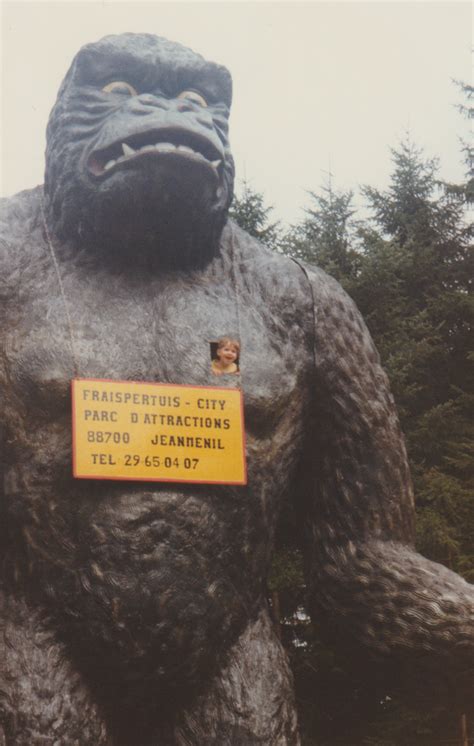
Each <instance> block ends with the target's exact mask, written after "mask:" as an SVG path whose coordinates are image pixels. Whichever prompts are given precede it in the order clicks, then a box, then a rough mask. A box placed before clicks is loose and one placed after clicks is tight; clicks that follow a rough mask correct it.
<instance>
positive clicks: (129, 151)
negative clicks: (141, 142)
mask: <svg viewBox="0 0 474 746" xmlns="http://www.w3.org/2000/svg"><path fill="white" fill-rule="evenodd" d="M122 150H123V154H124V155H133V154H134V153H135V151H134V149H133V148H131V147H130V145H127V143H126V142H123V143H122Z"/></svg>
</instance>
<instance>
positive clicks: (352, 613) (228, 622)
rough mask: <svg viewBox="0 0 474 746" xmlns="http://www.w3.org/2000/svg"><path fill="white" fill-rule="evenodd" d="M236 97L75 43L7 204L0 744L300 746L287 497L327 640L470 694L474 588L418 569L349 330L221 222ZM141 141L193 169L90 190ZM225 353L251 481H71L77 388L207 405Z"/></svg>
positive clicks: (124, 50) (381, 408) (326, 298)
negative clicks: (42, 177) (141, 388)
mask: <svg viewBox="0 0 474 746" xmlns="http://www.w3.org/2000/svg"><path fill="white" fill-rule="evenodd" d="M113 81H125V82H126V83H127V84H129V85H131V86H133V93H131V92H130V91H129V90H128V89H127V88H126V87H125V88H124V87H123V86H122V87H118V88H117V89H115V91H112V92H110V91H107V90H105V91H104V90H103V89H104V88H106V87H107V86H108V85H109V83H110V82H113ZM189 90H190V91H192V92H193V93H196V92H197V93H199V95H201V96H203V97H204V99H205V100H206V102H207V104H208V106H207V107H204V106H203V105H202V103H199V102H198V100H196V99H195V98H193V97H186V96H185V97H184V98H183V97H181V96H180V94H181V93H182V91H189ZM230 100H231V83H230V76H229V74H228V72H227V71H226V70H225V69H224V68H222V67H219V66H217V65H214V64H211V63H207V62H205V61H204V60H203V59H202V58H201V57H200V56H199V55H196V54H194V53H193V52H191V51H189V50H186V49H184V48H183V47H181V46H179V45H175V44H171V43H170V42H167V41H165V40H163V39H160V38H157V37H152V36H150V35H146V34H144V35H135V34H125V35H122V36H119V37H106V39H104V40H102V41H100V42H98V43H97V44H93V45H88V46H87V47H85V48H83V50H81V52H79V54H78V55H77V57H76V58H75V61H74V62H73V64H72V67H71V70H70V71H69V73H68V75H67V76H66V79H65V81H64V83H63V85H62V88H61V90H60V93H59V96H58V101H57V103H56V105H55V107H54V109H53V112H52V114H51V120H50V124H49V126H48V146H47V169H46V181H45V188H44V190H43V189H42V188H40V187H38V188H37V189H34V190H32V191H28V192H23V193H21V194H19V195H17V196H16V197H13V198H11V199H10V200H7V201H6V202H5V203H4V210H3V222H2V227H1V235H0V238H1V243H0V252H1V253H0V298H1V301H2V305H1V308H2V323H1V327H0V329H1V331H0V334H1V345H0V378H1V391H2V401H1V405H2V445H3V449H2V468H3V472H4V477H3V482H2V484H3V492H2V495H1V503H0V510H1V516H0V518H1V521H0V525H1V527H2V529H1V530H2V532H3V535H2V539H3V542H2V546H3V556H2V589H3V590H2V594H3V595H2V599H3V620H4V621H3V624H4V626H3V635H2V637H0V645H1V646H3V648H1V649H0V660H2V661H5V662H6V665H5V667H4V670H2V671H1V673H0V714H1V718H0V723H1V724H2V725H1V726H0V727H3V731H4V734H3V738H4V741H5V743H7V744H11V745H13V744H15V746H16V745H17V744H27V743H28V744H34V743H41V744H43V743H44V744H58V745H59V744H66V743H68V744H69V743H71V744H76V743H77V744H81V746H85V745H86V744H87V745H89V744H90V746H97V745H98V744H99V745H101V744H113V745H114V746H118V745H127V746H147V745H150V746H151V745H152V744H153V745H154V746H184V745H185V744H187V745H189V744H192V745H194V746H203V744H206V745H207V744H214V745H215V746H223V745H224V744H232V745H233V746H234V745H235V746H239V745H240V746H253V745H254V744H255V745H256V744H268V745H272V746H295V745H296V744H298V743H299V739H298V734H297V725H296V716H295V710H294V700H293V694H292V677H291V673H290V671H289V669H288V664H287V661H286V656H285V653H284V651H283V649H282V647H281V645H280V643H279V642H278V640H277V639H276V636H275V634H274V632H273V629H272V625H271V623H270V621H269V615H268V610H267V604H266V599H265V583H266V578H267V574H268V569H269V563H270V557H271V553H272V548H273V542H274V535H275V528H276V524H277V520H278V516H279V512H280V509H281V506H282V502H283V500H284V499H291V500H294V501H295V502H296V503H297V505H298V510H299V511H300V514H301V516H302V520H303V522H304V526H305V530H306V564H307V571H308V583H309V589H310V596H311V603H312V605H313V612H314V614H316V615H317V617H318V619H320V620H321V621H322V622H325V623H326V625H327V628H328V629H330V630H332V631H333V632H334V634H336V635H337V639H338V642H339V644H340V645H345V644H347V646H348V647H350V648H351V649H354V647H357V649H359V650H360V651H361V655H362V656H363V659H364V660H367V661H368V660H373V661H376V662H378V663H383V664H384V665H387V666H388V667H389V669H390V670H393V672H397V675H401V676H407V677H408V676H411V677H413V676H419V677H420V682H422V684H421V685H422V686H423V687H426V686H427V685H429V684H430V683H432V680H433V677H436V679H437V681H438V683H439V681H440V680H445V681H446V684H447V685H448V686H450V687H451V688H452V687H453V686H455V687H456V692H457V694H458V698H459V699H460V700H461V699H462V697H468V696H469V693H470V691H471V684H472V680H471V677H472V669H473V659H474V654H473V650H474V639H473V638H474V625H473V607H474V603H473V592H472V586H470V585H468V584H467V583H465V582H464V581H463V580H462V579H460V578H459V577H458V576H457V575H455V574H454V573H452V572H450V571H448V570H446V569H445V568H443V567H441V566H439V565H437V564H434V563H431V562H428V561H427V560H425V559H424V558H423V557H421V556H419V555H418V554H416V553H415V552H414V551H413V549H412V542H413V496H412V491H411V484H410V477H409V474H408V468H407V461H406V454H405V449H404V445H403V439H402V436H401V433H400V430H399V426H398V421H397V417H396V413H395V409H394V404H393V400H392V397H391V395H390V394H389V392H388V385H387V379H386V376H385V374H384V372H383V370H382V369H381V367H380V362H379V358H378V355H377V352H376V351H375V349H374V347H373V344H372V342H371V340H370V337H369V334H368V332H367V330H366V328H365V325H364V323H363V321H362V319H361V317H360V315H359V313H358V311H357V309H356V308H355V307H354V305H353V303H352V302H351V301H350V299H349V298H348V297H347V296H346V295H345V294H344V292H343V291H342V290H341V288H340V287H339V286H338V285H337V283H336V282H334V281H333V280H332V279H330V278H329V277H327V276H326V275H325V274H324V273H322V272H321V271H319V270H317V269H315V268H313V267H302V266H301V265H299V264H297V263H296V262H293V261H291V260H290V259H288V258H286V257H282V256H280V255H277V254H274V253H272V252H269V251H268V250H266V249H264V248H263V247H262V246H260V245H259V244H258V242H256V241H255V240H254V239H253V238H251V237H250V236H248V235H247V234H245V233H244V232H243V231H241V230H240V229H239V228H237V227H236V226H235V225H233V224H232V223H231V222H230V221H227V222H226V214H227V208H228V205H229V203H230V200H231V197H232V181H233V163H232V157H231V155H230V148H229V143H228V140H227V117H228V109H229V106H230ZM153 138H155V140H156V141H159V142H161V143H163V142H169V141H171V142H172V143H173V144H175V145H176V144H179V143H181V144H185V145H187V146H189V145H190V144H191V145H192V146H193V147H194V148H196V149H198V150H200V156H199V157H198V158H196V157H194V156H190V155H189V154H188V155H186V153H185V152H184V154H183V153H181V154H179V153H176V152H174V153H172V154H171V155H170V154H169V153H168V154H166V153H165V154H163V152H161V153H160V152H152V151H151V149H150V151H149V152H145V151H144V152H143V153H141V154H140V155H138V156H133V157H131V158H130V160H127V159H125V160H124V161H121V162H120V163H119V164H116V165H115V166H114V167H113V168H112V167H111V168H110V169H109V171H108V172H107V173H106V172H105V170H104V169H103V166H104V163H105V157H109V156H110V155H111V154H112V155H113V154H114V153H115V152H119V151H116V148H117V147H118V145H117V144H120V143H121V142H122V141H125V142H126V143H131V144H132V145H133V146H134V147H135V146H136V147H137V148H138V146H139V145H141V144H143V143H146V142H148V141H149V140H152V141H154V140H153ZM216 154H218V155H220V156H221V158H218V159H216V160H220V161H221V163H220V164H219V165H218V166H211V165H210V163H209V160H210V158H212V157H213V156H214V155H216ZM112 160H113V158H112ZM42 204H44V211H45V214H46V220H47V226H48V231H46V230H45V225H44V223H43V217H42ZM47 232H48V233H49V234H50V236H51V242H52V244H53V246H54V252H55V256H56V260H57V264H58V269H59V273H60V276H61V281H62V284H63V289H64V297H63V295H62V292H61V288H60V284H59V281H58V276H57V272H56V268H55V266H54V260H53V256H52V253H51V249H50V247H49V246H48V239H47ZM68 314H69V316H70V319H71V325H69V322H68ZM229 334H231V335H233V336H238V337H239V338H240V341H241V345H242V350H241V356H240V365H241V375H240V376H239V377H235V376H234V377H231V376H228V377H222V378H221V379H220V380H219V382H218V383H219V385H223V386H229V387H235V386H240V387H241V388H242V390H243V394H244V401H245V425H246V446H247V461H248V484H247V485H246V486H244V487H242V486H226V485H197V484H196V485H189V484H188V485H182V484H165V483H163V484H157V483H151V482H150V483H146V482H125V481H124V482H107V481H93V480H74V479H73V477H72V476H71V407H70V380H71V378H73V377H76V376H80V377H84V378H88V377H90V378H112V379H117V380H135V381H157V382H163V383H166V382H169V383H177V384H180V383H182V384H193V385H203V386H212V385H216V380H215V378H213V376H212V374H211V370H210V358H209V340H214V339H218V338H219V337H221V336H223V335H229ZM85 723H86V724H85ZM0 732H1V731H0Z"/></svg>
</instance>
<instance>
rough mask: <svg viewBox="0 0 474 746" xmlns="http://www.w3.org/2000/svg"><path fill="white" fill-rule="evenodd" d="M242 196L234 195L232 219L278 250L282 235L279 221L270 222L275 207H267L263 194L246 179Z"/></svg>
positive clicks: (231, 209) (252, 234)
mask: <svg viewBox="0 0 474 746" xmlns="http://www.w3.org/2000/svg"><path fill="white" fill-rule="evenodd" d="M240 192H241V196H238V195H237V194H236V195H234V199H233V202H232V205H231V208H230V210H229V215H230V217H231V218H232V219H233V220H235V222H236V223H237V224H238V225H239V226H240V227H241V228H243V229H244V230H245V231H247V233H250V235H251V236H255V238H258V240H259V241H261V242H262V243H264V244H266V245H267V246H270V247H271V248H276V246H277V244H278V240H279V235H280V227H279V221H276V222H275V223H270V222H269V215H270V213H271V212H272V211H273V207H271V206H269V207H267V206H266V205H265V200H264V197H263V194H261V193H260V192H257V191H256V190H255V189H253V188H252V187H251V186H250V184H249V182H248V181H247V180H246V179H244V180H243V181H242V188H241V190H240Z"/></svg>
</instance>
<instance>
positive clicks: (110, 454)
mask: <svg viewBox="0 0 474 746" xmlns="http://www.w3.org/2000/svg"><path fill="white" fill-rule="evenodd" d="M72 423H73V424H72V442H73V474H74V476H75V477H77V478H79V479H132V480H142V479H143V480H147V481H158V482H205V483H216V484H219V483H220V484H246V483H247V470H246V463H245V431H244V424H243V402H242V393H241V391H240V390H238V389H227V388H219V387H206V386H179V385H174V384H163V383H142V382H138V381H106V380H96V379H85V378H81V379H75V380H73V381H72Z"/></svg>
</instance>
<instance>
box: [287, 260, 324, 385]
mask: <svg viewBox="0 0 474 746" xmlns="http://www.w3.org/2000/svg"><path fill="white" fill-rule="evenodd" d="M289 259H291V261H292V262H294V263H295V264H296V265H297V266H298V267H299V268H300V269H301V271H302V272H303V274H304V276H305V277H306V279H307V280H308V285H309V292H310V295H311V305H312V311H313V363H314V372H315V373H316V370H317V362H318V361H317V357H316V301H315V298H314V288H313V284H312V282H311V280H310V279H309V275H308V272H307V270H306V267H305V266H304V265H303V264H301V262H300V261H299V260H298V259H295V257H294V256H290V257H289Z"/></svg>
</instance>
